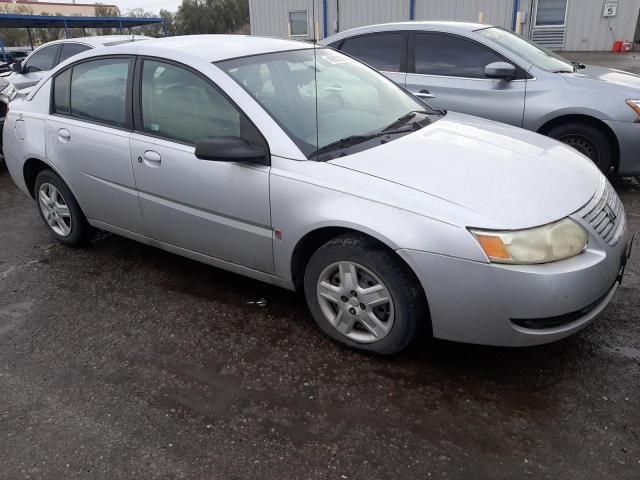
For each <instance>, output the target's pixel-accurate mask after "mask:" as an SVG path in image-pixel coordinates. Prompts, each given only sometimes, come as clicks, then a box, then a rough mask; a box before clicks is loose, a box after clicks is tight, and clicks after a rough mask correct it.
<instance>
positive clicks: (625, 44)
mask: <svg viewBox="0 0 640 480" xmlns="http://www.w3.org/2000/svg"><path fill="white" fill-rule="evenodd" d="M620 51H621V52H622V53H627V52H630V51H631V42H622V46H621V47H620Z"/></svg>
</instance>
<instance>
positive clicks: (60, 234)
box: [4, 36, 629, 354]
mask: <svg viewBox="0 0 640 480" xmlns="http://www.w3.org/2000/svg"><path fill="white" fill-rule="evenodd" d="M4 145H5V150H4V151H5V156H6V160H7V165H8V168H9V171H10V173H11V175H12V177H13V179H14V181H15V182H16V184H17V185H18V186H19V188H20V189H22V190H23V191H24V192H25V193H26V194H28V195H31V196H32V197H33V198H34V199H35V202H36V204H37V206H38V209H39V211H40V214H41V216H42V219H43V220H44V223H45V224H46V225H47V226H48V228H49V229H50V231H51V232H52V233H53V235H55V237H56V238H57V239H58V240H59V241H60V242H62V243H64V244H67V245H78V244H81V243H83V242H86V241H87V240H88V239H89V238H90V236H91V233H92V231H93V229H94V228H98V229H103V230H108V231H111V232H114V233H116V234H119V235H122V236H125V237H129V238H132V239H134V240H137V241H140V242H143V243H146V244H148V245H152V246H155V247H159V248H162V249H164V250H168V251H170V252H174V253H177V254H179V255H184V256H186V257H189V258H192V259H196V260H199V261H201V262H205V263H208V264H210V265H214V266H216V267H220V268H224V269H227V270H230V271H233V272H236V273H240V274H243V275H247V276H249V277H253V278H256V279H259V280H263V281H265V282H269V283H272V284H275V285H279V286H281V287H285V288H288V289H292V290H293V289H296V290H303V291H304V293H305V296H306V299H307V302H308V305H309V308H310V310H311V312H312V314H313V316H314V318H315V320H316V322H317V323H318V325H319V326H320V328H321V329H322V330H323V331H324V332H325V333H326V334H327V335H329V336H330V337H332V338H333V339H335V340H337V341H339V342H341V343H343V344H346V345H348V346H350V347H354V348H358V349H361V350H367V351H372V352H378V353H384V354H392V353H395V352H398V351H399V350H401V349H402V348H404V347H405V346H406V345H407V344H409V342H410V341H411V340H412V339H413V338H414V337H415V336H416V335H417V333H418V332H419V331H420V330H421V329H426V330H428V331H429V332H430V333H432V334H433V335H434V336H435V337H437V338H443V339H449V340H456V341H461V342H472V343H482V344H489V345H506V346H523V345H535V344H541V343H545V342H551V341H553V340H557V339H560V338H562V337H566V336H567V335H570V334H572V333H574V332H576V331H578V330H580V329H581V328H583V327H585V326H586V325H587V324H589V323H590V322H591V321H592V320H593V319H594V317H596V316H597V315H598V313H599V312H600V311H601V310H602V309H603V308H605V306H606V305H607V303H608V302H609V300H611V297H612V296H613V294H614V292H615V290H616V287H617V286H618V284H619V282H620V279H621V274H622V272H623V268H624V264H625V261H626V258H627V252H628V248H627V245H628V243H629V242H628V235H627V231H626V223H625V214H624V209H623V206H622V204H621V202H620V200H619V199H618V197H617V195H616V193H615V192H614V190H613V189H612V188H611V186H610V184H609V183H608V181H607V180H606V179H605V177H604V176H603V175H602V174H601V173H600V171H599V170H598V169H597V168H596V166H595V165H593V163H592V162H590V161H589V160H588V159H586V157H584V156H582V155H580V154H579V153H577V152H576V151H574V150H573V149H571V148H569V147H567V146H565V145H563V144H561V143H560V142H557V141H555V140H552V139H549V138H546V137H543V136H540V135H537V134H534V133H531V132H528V131H525V130H521V129H518V128H514V127H511V126H507V125H504V124H499V123H494V122H491V121H488V120H482V119H478V118H475V117H471V116H467V115H463V114H457V113H444V112H440V111H437V110H432V109H430V108H429V107H427V106H426V105H425V104H423V103H422V102H420V101H419V100H417V99H416V98H415V97H413V96H412V95H411V94H409V93H408V92H406V91H405V90H404V89H402V88H401V87H399V86H397V85H396V84H395V83H394V82H392V81H391V80H389V79H387V78H386V77H384V76H383V75H381V74H379V73H377V72H376V71H374V70H372V69H371V68H370V67H368V66H366V65H364V64H362V63H359V62H358V61H357V60H354V59H352V58H351V57H348V56H345V55H343V54H342V53H340V52H337V51H334V50H332V49H328V48H318V49H315V48H314V47H313V46H312V45H310V44H306V43H298V42H291V41H284V40H275V39H264V38H255V37H240V36H193V37H173V38H163V39H157V40H148V41H145V42H139V43H132V44H124V45H118V46H113V47H110V48H109V49H101V50H95V51H88V52H84V53H81V54H79V55H77V56H74V57H73V58H71V59H69V60H67V61H65V62H64V63H62V64H61V65H59V66H58V67H57V68H55V69H54V70H53V71H52V72H50V73H49V74H47V76H45V77H44V79H43V80H42V81H41V82H40V83H39V84H38V85H37V86H36V87H35V88H34V90H33V91H32V92H31V93H30V94H29V95H28V96H27V97H20V98H17V99H16V100H14V101H13V102H12V103H11V104H10V109H9V113H8V116H7V121H6V126H5V128H4Z"/></svg>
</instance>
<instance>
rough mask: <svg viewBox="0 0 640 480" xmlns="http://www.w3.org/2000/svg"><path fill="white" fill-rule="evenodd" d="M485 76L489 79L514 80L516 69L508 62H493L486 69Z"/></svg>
mask: <svg viewBox="0 0 640 480" xmlns="http://www.w3.org/2000/svg"><path fill="white" fill-rule="evenodd" d="M484 74H485V76H486V77H488V78H500V79H502V80H513V77H515V76H516V67H514V66H513V65H511V64H510V63H507V62H493V63H490V64H489V65H487V66H486V67H484Z"/></svg>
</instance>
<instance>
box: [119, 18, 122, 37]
mask: <svg viewBox="0 0 640 480" xmlns="http://www.w3.org/2000/svg"><path fill="white" fill-rule="evenodd" d="M119 23H120V35H122V20H120V22H119Z"/></svg>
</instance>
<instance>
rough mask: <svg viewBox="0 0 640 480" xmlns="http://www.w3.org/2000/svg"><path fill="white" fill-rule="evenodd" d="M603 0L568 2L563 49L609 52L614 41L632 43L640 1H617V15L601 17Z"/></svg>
mask: <svg viewBox="0 0 640 480" xmlns="http://www.w3.org/2000/svg"><path fill="white" fill-rule="evenodd" d="M603 9H604V3H603V2H602V1H593V0H592V1H584V0H569V11H568V12H567V30H566V37H565V47H564V50H568V51H595V50H611V48H612V46H613V41H614V40H629V41H633V37H634V33H635V29H636V24H637V22H638V14H639V13H640V0H619V2H618V15H617V16H615V17H612V18H608V19H607V18H604V17H603V16H602V12H603Z"/></svg>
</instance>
